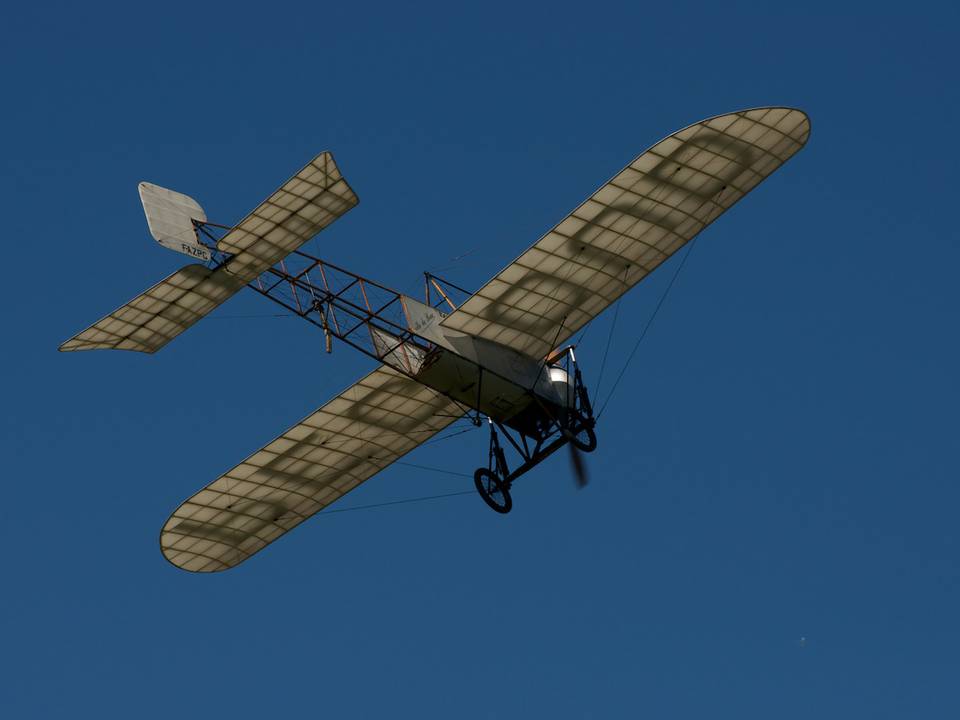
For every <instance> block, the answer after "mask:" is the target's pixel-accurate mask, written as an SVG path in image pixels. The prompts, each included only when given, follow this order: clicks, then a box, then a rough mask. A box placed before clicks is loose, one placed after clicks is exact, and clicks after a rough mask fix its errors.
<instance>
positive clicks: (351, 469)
mask: <svg viewBox="0 0 960 720" xmlns="http://www.w3.org/2000/svg"><path fill="white" fill-rule="evenodd" d="M461 415H462V411H461V410H460V409H459V408H458V406H457V405H456V404H454V403H453V402H451V401H450V400H447V399H446V398H444V397H442V396H439V395H437V394H436V393H435V392H434V391H433V390H430V389H429V388H427V387H425V386H423V385H420V384H419V383H416V382H414V381H413V380H410V379H409V378H407V377H406V376H404V375H401V374H399V373H398V372H396V371H394V370H391V369H390V368H387V367H380V368H378V369H377V370H374V371H373V372H372V373H370V374H369V375H367V376H366V377H364V378H363V379H362V380H360V381H358V382H357V383H356V384H355V385H353V386H352V387H350V388H348V389H347V390H345V391H344V392H343V393H341V394H340V395H339V396H337V397H336V398H334V399H333V400H331V401H330V402H328V403H327V404H326V405H324V406H323V407H321V408H320V409H319V410H317V411H316V412H315V413H313V414H312V415H310V416H308V417H306V418H304V419H303V420H302V421H300V422H299V423H297V424H296V425H294V426H293V427H292V428H290V429H289V430H287V431H286V432H285V433H283V435H281V436H280V437H278V438H277V439H276V440H274V441H273V442H271V443H269V444H268V445H267V446H266V447H264V448H263V449H262V450H259V451H257V452H255V453H254V454H253V455H251V456H250V457H248V458H247V459H246V460H244V461H243V462H242V463H240V464H239V465H237V466H236V467H235V468H233V469H232V470H229V471H227V472H226V473H224V474H223V475H221V476H220V477H219V478H217V479H216V480H214V481H213V482H212V483H210V484H209V485H207V487H205V488H204V489H203V490H201V491H200V492H198V493H197V494H196V495H194V496H193V497H191V498H190V499H188V500H186V501H185V502H184V503H183V504H182V505H181V506H180V507H179V508H177V510H176V511H175V512H174V513H173V515H172V516H171V517H170V519H169V520H167V522H166V524H165V525H164V526H163V530H162V531H161V533H160V546H161V549H162V550H163V554H164V556H166V558H167V559H168V560H169V561H170V562H171V563H173V564H174V565H176V566H177V567H180V568H183V569H184V570H192V571H195V572H214V571H217V570H226V569H227V568H231V567H234V566H235V565H237V564H239V563H241V562H243V561H244V560H246V559H247V558H248V557H250V556H251V555H253V554H254V553H256V552H258V551H259V550H262V549H263V548H264V547H266V546H267V545H268V544H269V543H271V542H273V541H274V540H276V539H277V538H278V537H280V536H281V535H283V534H284V533H286V532H288V531H289V530H292V529H293V528H294V527H296V526H297V525H299V524H300V523H301V522H303V521H304V520H306V519H307V518H309V517H310V516H311V515H313V514H315V513H317V512H319V511H320V510H322V509H323V508H325V507H327V506H328V505H329V504H330V503H332V502H334V501H336V500H337V499H339V498H340V497H342V496H343V495H344V494H345V493H347V492H349V491H350V490H352V489H354V488H355V487H357V486H358V485H359V484H360V483H362V482H364V481H365V480H367V479H369V478H370V477H372V476H373V475H375V474H376V473H377V472H379V471H380V470H383V469H384V468H385V467H387V466H388V465H389V464H390V463H392V462H394V461H395V460H397V459H398V458H399V457H401V456H402V455H404V454H406V453H408V452H410V451H411V450H413V449H414V448H415V447H417V446H418V445H420V444H421V443H423V442H425V441H426V440H429V439H430V438H431V437H433V436H434V435H435V434H436V433H437V432H439V431H440V430H443V428H445V427H447V426H448V425H450V424H451V423H453V422H454V421H455V420H456V419H457V418H458V417H460V416H461Z"/></svg>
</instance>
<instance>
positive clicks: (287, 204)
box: [60, 152, 358, 353]
mask: <svg viewBox="0 0 960 720" xmlns="http://www.w3.org/2000/svg"><path fill="white" fill-rule="evenodd" d="M357 202H358V200H357V196H356V195H355V194H354V192H353V190H351V189H350V186H349V185H347V182H346V180H344V179H343V176H342V175H341V174H340V171H339V169H338V168H337V165H336V163H335V162H334V161H333V155H331V154H330V153H329V152H323V153H320V154H319V155H318V156H317V157H315V158H314V159H313V160H311V161H310V162H309V163H307V165H306V166H305V167H304V168H303V169H302V170H300V172H298V173H297V174H296V175H294V176H293V177H292V178H290V179H289V180H288V181H287V182H285V183H284V184H283V185H282V186H281V187H280V189H279V190H277V191H276V192H275V193H273V195H271V196H270V197H269V198H267V199H266V200H265V201H264V202H263V203H261V204H260V205H259V207H257V208H256V210H254V211H253V212H252V213H250V214H249V215H247V217H245V218H244V219H243V220H242V221H241V222H240V224H239V225H237V226H236V227H235V228H233V229H232V230H230V231H229V232H228V233H227V234H226V235H224V236H223V238H221V239H220V241H219V243H218V247H219V248H220V249H221V250H224V251H225V252H229V253H234V256H233V257H232V258H230V260H229V261H228V262H227V263H226V264H225V265H223V266H222V267H220V268H217V269H216V270H212V269H209V268H206V267H204V266H203V265H188V266H186V267H184V268H181V269H180V270H178V271H177V272H175V273H173V275H171V276H170V277H168V278H166V279H165V280H162V281H161V282H159V283H158V284H157V285H154V286H153V287H152V288H150V289H149V290H147V291H146V292H145V293H143V294H142V295H138V296H137V297H135V298H134V299H133V300H131V301H130V302H128V303H127V304H126V305H124V306H123V307H121V308H118V309H116V310H114V311H113V312H112V313H110V314H109V315H107V317H105V318H103V319H102V320H100V321H98V322H97V323H96V324H94V325H93V326H91V327H89V328H87V329H86V330H84V331H83V332H81V333H79V334H77V335H75V336H74V337H72V338H71V339H69V340H67V341H66V342H65V343H63V344H62V345H61V346H60V350H62V351H69V350H99V349H116V350H139V351H140V352H147V353H152V352H156V351H157V350H159V349H160V348H162V347H163V346H164V345H166V344H167V343H168V342H170V341H171V340H172V339H173V338H175V337H176V336H177V335H179V334H180V333H182V332H183V331H184V330H186V329H187V328H188V327H190V326H191V325H193V324H194V323H195V322H197V320H199V319H200V318H202V317H203V316H205V315H206V314H208V313H209V312H211V311H212V310H213V309H214V308H215V307H217V306H218V305H219V304H220V303H222V302H223V301H225V300H226V299H228V298H229V297H230V296H232V295H233V294H234V293H236V292H237V291H238V290H240V288H242V287H243V286H244V285H246V284H247V283H248V282H250V281H251V280H253V279H254V278H255V277H257V275H259V274H260V273H262V272H263V271H265V270H267V269H268V268H269V267H270V266H271V265H273V264H274V263H277V262H279V261H280V260H282V259H283V258H285V257H286V256H287V255H289V254H290V253H291V252H293V251H294V250H296V249H297V248H299V247H300V246H301V245H303V244H304V243H305V242H306V241H307V240H309V239H310V238H312V237H313V236H314V235H316V234H317V233H318V232H320V231H321V230H323V229H324V228H325V227H327V225H329V224H330V223H332V222H333V221H334V220H336V219H337V218H338V217H340V216H341V215H343V214H344V213H345V212H347V211H348V210H349V209H350V208H352V207H353V206H355V205H356V204H357Z"/></svg>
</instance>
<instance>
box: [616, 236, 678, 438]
mask: <svg viewBox="0 0 960 720" xmlns="http://www.w3.org/2000/svg"><path fill="white" fill-rule="evenodd" d="M696 242H697V238H696V237H694V238H693V239H692V240H691V241H690V242H688V243H687V249H686V252H685V253H684V254H683V257H682V258H680V262H679V263H678V264H677V269H676V270H674V271H673V276H672V277H671V278H670V282H669V283H668V284H667V287H666V289H664V291H663V294H662V295H661V296H660V299H659V300H658V301H657V305H656V307H654V308H653V312H652V313H650V317H649V318H647V322H646V324H645V325H644V326H643V330H642V331H641V332H640V337H639V338H637V341H636V342H635V343H634V344H633V349H632V350H631V351H630V354H629V355H628V356H627V361H626V362H625V363H624V364H623V368H622V369H621V370H620V373H619V374H618V375H617V379H616V380H614V382H613V387H611V388H610V394H609V395H607V399H606V400H604V401H603V405H601V406H600V412H598V413H597V420H599V419H600V416H601V415H603V411H604V410H606V409H607V405H608V404H609V403H610V400H612V399H613V395H614V392H615V391H616V389H617V385H619V384H620V381H621V380H622V379H623V376H624V374H625V373H626V372H627V368H629V367H630V363H631V362H632V361H633V358H634V356H635V355H636V354H637V349H638V348H639V347H640V343H641V342H643V339H644V338H645V337H646V336H647V331H648V330H650V326H651V325H652V324H653V321H654V320H655V319H656V318H657V314H658V313H659V312H660V308H662V307H663V303H664V302H665V301H666V299H667V296H668V295H669V294H670V290H672V289H673V286H674V284H675V283H676V282H677V277H678V276H679V275H680V271H681V270H683V266H684V265H686V264H687V259H688V258H689V257H690V253H691V252H693V246H694V244H696Z"/></svg>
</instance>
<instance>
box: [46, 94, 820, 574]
mask: <svg viewBox="0 0 960 720" xmlns="http://www.w3.org/2000/svg"><path fill="white" fill-rule="evenodd" d="M809 134H810V123H809V120H808V118H807V116H806V115H805V114H804V113H803V112H801V111H800V110H796V109H791V108H785V107H763V108H756V109H751V110H743V111H740V112H734V113H729V114H726V115H719V116H717V117H713V118H709V119H707V120H704V121H702V122H699V123H696V124H695V125H691V126H689V127H687V128H685V129H683V130H680V131H679V132H676V133H674V134H673V135H670V136H669V137H667V138H666V139H664V140H661V141H660V142H659V143H657V144H656V145H654V146H653V147H652V148H650V149H649V150H647V151H646V152H645V153H643V154H641V155H640V156H639V157H637V158H636V159H635V160H633V162H631V163H630V164H629V165H627V167H625V168H624V169H623V170H622V171H620V172H619V173H617V175H616V176H615V177H614V178H613V179H612V180H610V181H609V182H607V183H606V184H604V185H603V186H602V187H601V188H600V189H599V190H597V191H596V192H595V193H594V194H593V195H591V196H590V197H589V198H587V200H586V201H584V202H583V204H581V205H580V206H579V207H578V208H577V209H576V210H574V211H573V212H572V213H570V214H569V215H568V216H567V217H565V218H564V219H563V220H562V221H560V223H559V224H557V225H556V226H555V227H554V228H553V229H551V230H550V231H549V232H547V234H546V235H544V236H543V237H542V238H540V240H538V241H537V242H536V243H535V244H534V245H533V246H531V247H530V248H529V249H528V250H526V251H525V252H524V253H523V254H522V255H520V257H519V258H517V259H516V260H515V261H514V262H512V263H511V264H510V265H508V266H507V267H506V268H504V269H503V270H502V271H501V272H500V273H498V274H497V275H496V276H495V277H494V278H493V279H492V280H490V281H489V282H488V283H487V284H486V285H484V286H483V287H482V288H480V290H478V291H477V292H476V293H474V294H473V295H471V296H469V297H468V298H467V299H466V300H465V301H463V302H460V303H459V304H458V303H456V302H454V300H453V299H452V298H453V297H454V296H455V295H456V292H455V291H459V288H456V286H453V285H452V284H450V283H447V282H446V281H443V280H441V279H440V278H438V277H436V276H434V275H430V274H426V275H425V285H426V292H425V297H424V298H423V300H417V299H414V298H412V297H409V296H407V295H403V294H401V293H398V292H395V291H393V290H391V289H389V288H387V287H386V286H384V285H381V284H379V283H376V282H374V281H372V280H368V279H366V278H364V277H361V276H360V275H357V274H356V273H353V272H350V271H348V270H345V269H343V268H341V267H337V266H336V265H334V264H332V263H329V262H326V261H324V260H320V259H319V258H316V257H313V256H311V255H308V254H307V253H305V252H302V251H301V250H300V248H301V246H302V245H303V244H304V243H305V242H307V241H308V240H310V239H311V238H312V237H313V236H314V235H316V234H317V233H318V232H320V231H321V230H323V229H324V228H326V227H327V226H328V225H330V224H331V223H332V222H333V221H334V220H336V219H337V218H338V217H340V216H341V215H343V214H344V213H346V212H347V211H348V210H350V209H351V208H352V207H353V206H355V205H356V204H357V202H358V201H357V196H356V195H355V194H354V192H353V190H352V189H351V188H350V186H349V185H348V184H347V182H346V180H344V179H343V177H342V175H341V174H340V171H339V170H338V168H337V166H336V164H335V163H334V160H333V156H332V155H331V154H330V153H329V152H324V153H321V154H320V155H318V156H317V157H316V158H314V159H313V160H311V161H310V163H309V164H307V165H306V167H304V168H303V169H302V170H300V171H299V172H298V173H297V174H296V175H294V176H293V177H292V178H290V179H289V180H288V181H287V182H285V183H284V184H283V185H282V186H281V187H280V188H279V189H278V190H277V191H276V192H275V193H273V194H272V195H271V196H270V197H269V198H268V199H267V200H265V201H264V202H263V203H262V204H261V205H260V206H258V207H257V208H256V209H254V210H253V212H251V213H250V214H249V215H247V216H246V217H245V218H244V219H243V220H241V221H240V222H239V223H238V224H237V225H233V226H225V225H217V224H215V223H211V222H208V221H207V217H206V214H205V213H204V211H203V208H201V207H200V205H199V204H198V203H197V202H196V201H195V200H193V199H192V198H190V197H187V196H186V195H183V194H181V193H177V192H173V191H171V190H167V189H164V188H161V187H158V186H156V185H151V184H149V183H141V184H140V198H141V200H142V202H143V208H144V212H145V213H146V218H147V224H148V227H149V229H150V232H151V234H152V235H153V237H154V238H155V239H156V240H157V241H158V242H159V243H160V244H161V245H164V246H165V247H168V248H170V249H172V250H176V251H178V252H182V253H184V254H186V255H189V256H191V257H193V258H196V259H198V260H200V261H202V262H199V263H193V264H190V265H187V266H186V267H184V268H182V269H180V270H178V271H176V272H175V273H173V274H172V275H170V276H169V277H167V278H166V279H164V280H162V281H160V282H159V283H158V284H156V285H154V286H153V287H152V288H150V289H149V290H147V291H146V292H144V293H143V294H141V295H138V296H137V297H135V298H134V299H133V300H131V301H130V302H128V303H127V304H126V305H124V306H123V307H121V308H119V309H117V310H115V311H114V312H112V313H110V314H109V315H108V316H106V317H105V318H103V319H102V320H100V321H98V322H97V323H95V324H94V325H92V326H91V327H89V328H87V329H86V330H84V331H83V332H81V333H79V334H78V335H76V336H74V337H73V338H71V339H70V340H68V341H66V342H65V343H64V344H63V345H61V346H60V349H61V350H93V349H98V348H114V349H118V350H138V351H140V352H146V353H153V352H156V351H157V350H159V349H160V348H162V347H163V346H164V345H166V344H167V343H168V342H170V341H171V340H172V339H173V338H175V337H176V336H177V335H179V334H180V333H182V332H183V331H184V330H186V329H187V328H188V327H190V326H191V325H193V324H194V323H195V322H197V321H198V320H200V319H201V318H202V317H204V316H205V315H207V314H208V313H210V312H211V311H212V310H213V309H214V308H216V307H217V306H219V305H220V304H221V303H223V302H224V301H225V300H227V299H228V298H229V297H231V296H232V295H233V294H234V293H236V292H237V291H239V290H240V289H241V288H243V287H249V288H251V289H253V290H254V291H256V292H257V293H260V294H261V295H264V296H266V297H268V298H270V299H271V300H273V301H275V302H277V303H279V304H280V305H282V306H283V307H284V308H286V309H287V310H288V311H290V312H291V313H294V314H296V315H299V316H300V317H303V318H304V319H306V320H307V321H309V322H311V323H313V324H314V325H316V326H317V327H318V328H319V329H320V330H322V332H323V333H324V336H325V339H326V349H327V351H328V352H329V350H330V345H331V340H332V339H333V338H337V339H338V340H342V341H343V342H345V343H347V344H348V345H351V346H353V347H354V348H356V349H358V350H360V351H361V352H363V353H365V354H367V355H369V356H370V357H372V358H374V359H375V360H377V361H379V362H380V363H381V365H380V366H379V367H378V368H377V369H376V370H374V371H373V372H371V373H370V374H369V375H367V376H366V377H364V378H362V379H361V380H359V381H357V382H356V383H355V384H354V385H353V386H351V387H349V388H347V389H346V390H345V391H343V392H342V393H341V394H340V395H338V396H337V397H335V398H334V399H333V400H331V401H330V402H328V403H327V404H325V405H323V406H322V407H321V408H320V409H319V410H317V411H316V412H314V413H312V414H311V415H309V416H308V417H306V418H304V419H303V420H302V421H300V422H299V423H297V424H296V425H294V426H293V427H292V428H290V429H289V430H287V431H286V432H285V433H283V434H282V435H281V436H280V437H278V438H277V439H275V440H274V441H272V442H271V443H269V444H268V445H266V446H265V447H264V448H263V449H261V450H259V451H257V452H255V453H254V454H253V455H251V456H250V457H248V458H247V459H246V460H244V461H243V462H242V463H240V464H239V465H237V466H236V467H235V468H233V469H232V470H229V471H227V472H226V473H224V474H223V475H221V476H220V477H219V478H217V479H216V480H214V481H213V482H212V483H210V484H209V485H207V486H206V487H205V488H203V489H202V490H200V491H199V492H198V493H196V494H195V495H193V496H192V497H190V498H189V499H187V500H186V501H184V502H183V503H182V504H181V505H180V507H178V508H177V509H176V510H175V511H174V513H173V515H171V517H170V518H169V519H168V520H167V522H166V523H165V524H164V526H163V529H162V530H161V533H160V546H161V549H162V551H163V554H164V556H165V557H166V558H167V559H168V560H169V561H170V562H171V563H173V564H174V565H176V566H177V567H180V568H183V569H185V570H191V571H195V572H212V571H217V570H225V569H228V568H231V567H234V566H235V565H238V564H239V563H241V562H243V561H244V560H246V559H247V558H249V557H250V556H251V555H253V554H254V553H256V552H258V551H259V550H261V549H263V548H264V547H266V546H267V545H268V544H269V543H271V542H273V541H274V540H276V539H277V538H278V537H280V536H281V535H283V534H284V533H286V532H288V531H289V530H291V529H293V528H294V527H296V526H297V525H299V524H300V523H301V522H303V521H304V520H306V519H307V518H309V517H310V516H312V515H314V514H315V513H317V512H319V511H320V510H323V509H324V508H326V507H327V506H328V505H330V504H331V503H333V502H334V501H336V500H338V499H339V498H341V497H343V495H344V494H346V493H347V492H349V491H350V490H352V489H354V488H355V487H357V486H358V485H359V484H360V483H362V482H364V481H365V480H368V479H369V478H371V477H372V476H373V475H375V474H376V473H378V472H379V471H381V470H383V469H384V468H386V467H387V466H388V465H390V464H391V463H392V462H394V461H396V460H397V459H398V458H400V457H402V456H403V455H405V454H406V453H408V452H410V451H411V450H413V449H414V448H415V447H417V446H418V445H420V444H422V443H424V442H425V441H426V440H428V439H430V438H431V437H433V436H435V435H436V434H437V433H439V432H440V431H441V430H443V429H444V428H446V427H448V426H449V425H451V423H453V422H454V421H456V420H457V419H460V418H463V417H468V418H469V419H471V420H473V421H474V422H475V423H476V424H480V423H481V422H482V420H483V419H486V422H487V423H488V424H489V427H490V441H489V450H488V453H487V462H486V464H485V465H484V466H483V467H481V468H479V469H478V470H477V471H476V472H475V474H474V481H475V485H476V488H477V490H478V492H479V493H480V495H481V497H482V498H483V499H484V501H486V503H487V504H488V505H489V506H490V507H491V508H493V509H494V510H496V511H497V512H501V513H506V512H509V510H510V509H511V507H512V499H511V495H510V488H511V483H512V482H513V481H514V480H516V478H517V477H519V476H520V475H522V474H523V473H525V472H527V471H528V470H530V469H531V468H533V467H534V466H535V465H537V464H538V463H540V462H541V461H542V460H544V459H545V458H546V457H547V456H549V455H550V454H551V453H553V452H555V451H556V450H557V449H558V448H560V447H562V446H563V445H568V446H569V447H570V448H571V450H572V452H573V454H574V460H575V462H574V467H575V469H576V468H578V467H580V465H579V461H578V460H577V455H576V453H577V452H591V451H592V450H594V449H595V448H596V446H597V438H596V434H595V419H594V413H593V410H592V407H591V404H590V398H589V395H588V393H587V389H586V387H585V386H584V383H583V378H582V375H581V373H580V369H579V367H578V366H577V359H576V356H575V354H574V348H573V346H570V345H567V342H568V340H569V339H570V338H571V337H572V336H573V335H574V333H576V332H577V331H578V330H580V329H581V328H583V327H584V326H585V325H586V324H587V323H588V322H590V320H592V319H593V318H594V317H596V316H597V315H598V314H600V313H601V312H603V310H604V309H605V308H607V307H609V306H610V305H611V304H612V303H614V302H615V301H616V300H617V299H618V298H619V297H620V296H621V295H622V294H623V293H625V292H626V291H627V290H629V289H630V288H631V287H633V286H634V285H636V284H637V283H638V282H640V281H641V280H643V278H645V277H646V276H647V275H649V274H650V273H651V272H652V271H653V270H654V269H655V268H656V267H657V266H659V265H660V264H661V263H662V262H664V261H665V260H667V259H668V258H669V257H670V256H671V255H673V253H675V252H676V251H677V250H678V249H679V248H681V247H682V246H683V245H684V244H685V243H687V242H689V241H690V240H691V239H692V238H693V237H695V236H696V235H697V234H698V233H699V232H700V231H701V230H703V229H704V228H705V227H706V226H707V225H709V224H710V223H711V222H713V221H714V220H716V219H717V218H718V217H719V216H720V215H721V214H723V212H724V211H726V210H727V209H728V208H730V207H731V206H732V205H734V203H736V202H737V201H738V200H740V198H742V197H743V196H744V195H746V194H747V193H748V192H750V190H752V189H753V188H754V187H756V186H757V184H759V183H760V182H761V181H762V180H763V179H764V178H766V177H767V176H769V175H770V174H771V173H772V172H773V171H774V170H776V169H777V168H778V167H780V166H781V165H782V164H783V163H784V162H786V161H787V160H788V159H790V157H792V156H793V155H794V154H795V153H796V152H798V151H799V150H800V149H801V148H802V147H803V146H804V144H805V143H806V141H807V138H808V136H809ZM461 292H463V291H461ZM467 294H468V295H469V293H467ZM498 431H499V432H498ZM501 435H502V436H503V437H504V438H505V439H506V440H507V442H506V443H505V444H501V442H500V436H501ZM505 449H510V450H511V453H512V454H513V455H514V456H515V458H516V459H515V460H514V462H513V464H511V463H510V462H508V460H507V453H506V451H505ZM578 477H580V478H581V481H582V478H583V475H582V472H578Z"/></svg>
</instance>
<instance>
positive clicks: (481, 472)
mask: <svg viewBox="0 0 960 720" xmlns="http://www.w3.org/2000/svg"><path fill="white" fill-rule="evenodd" d="M473 484H474V485H476V486H477V492H478V493H480V497H482V498H483V501H484V502H485V503H486V504H487V505H489V506H490V508H491V509H493V510H495V511H496V512H498V513H502V514H503V515H506V514H507V513H508V512H510V510H511V509H512V508H513V498H511V497H510V485H509V484H508V483H507V482H506V481H505V480H501V479H500V478H498V477H497V476H496V475H494V474H493V473H492V472H490V471H489V470H487V469H486V468H478V469H477V471H476V472H475V473H474V474H473Z"/></svg>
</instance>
